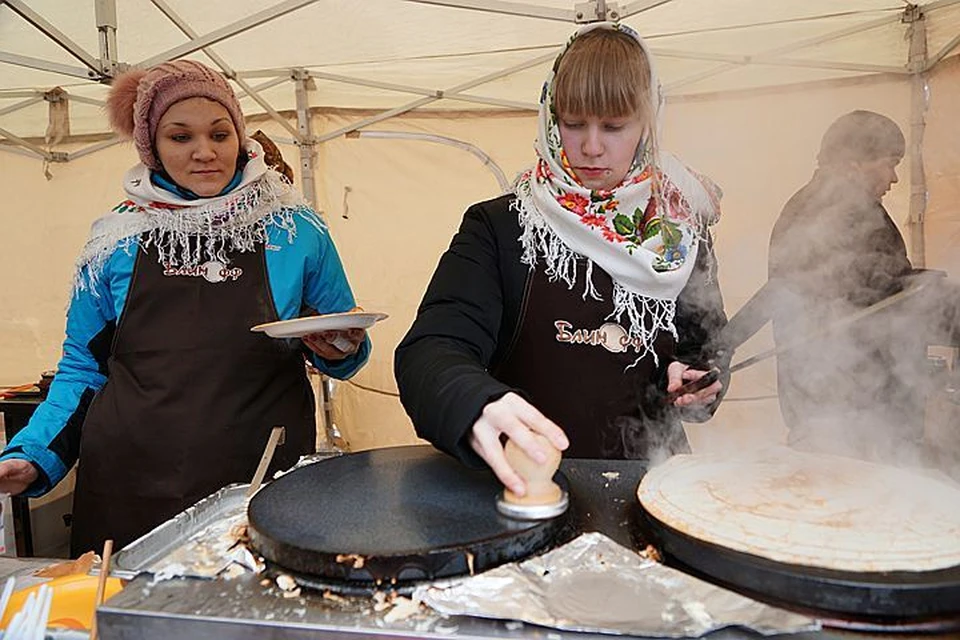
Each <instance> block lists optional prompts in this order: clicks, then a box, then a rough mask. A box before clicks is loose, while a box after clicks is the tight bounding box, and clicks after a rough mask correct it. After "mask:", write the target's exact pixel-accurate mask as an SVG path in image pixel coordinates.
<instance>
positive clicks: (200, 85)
mask: <svg viewBox="0 0 960 640" xmlns="http://www.w3.org/2000/svg"><path fill="white" fill-rule="evenodd" d="M196 97H201V98H209V99H210V100H214V101H216V102H219V103H220V104H222V105H223V106H224V108H225V109H226V110H227V111H228V112H229V113H230V119H231V120H233V126H234V128H235V129H236V130H237V137H238V138H239V139H240V148H241V149H243V144H244V140H245V136H244V129H245V125H244V122H243V113H242V112H241V111H240V102H239V101H238V100H237V96H236V95H235V94H234V93H233V89H231V88H230V84H229V83H228V82H227V81H226V79H224V77H223V76H222V75H220V74H219V73H217V72H216V71H214V70H213V69H211V68H209V67H207V66H205V65H202V64H200V63H199V62H194V61H193V60H175V61H173V62H164V63H161V64H158V65H156V66H155V67H150V68H149V69H134V70H132V71H128V72H126V73H123V74H121V75H119V76H117V77H116V78H114V80H113V86H112V87H111V89H110V95H109V97H108V98H107V114H108V115H109V117H110V124H111V125H112V126H113V128H114V129H115V130H116V131H117V132H118V133H120V134H121V135H124V136H126V137H128V138H132V139H133V142H134V144H135V145H136V147H137V153H138V154H140V161H141V162H143V164H145V165H147V166H148V167H150V168H151V169H160V168H161V166H160V160H159V159H158V158H157V154H156V148H155V147H154V138H155V136H156V133H157V123H159V122H160V118H161V117H163V114H164V113H166V111H167V109H169V108H170V106H171V105H173V104H174V103H175V102H179V101H181V100H186V99H187V98H196Z"/></svg>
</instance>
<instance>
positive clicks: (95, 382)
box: [0, 60, 370, 555]
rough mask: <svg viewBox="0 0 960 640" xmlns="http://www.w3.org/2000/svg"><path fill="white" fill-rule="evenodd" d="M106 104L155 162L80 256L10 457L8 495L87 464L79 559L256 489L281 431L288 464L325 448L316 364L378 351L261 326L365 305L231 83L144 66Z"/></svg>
mask: <svg viewBox="0 0 960 640" xmlns="http://www.w3.org/2000/svg"><path fill="white" fill-rule="evenodd" d="M108 111H109V115H110V119H111V122H112V124H113V126H114V128H115V129H117V130H118V131H119V132H120V133H121V134H124V135H126V136H127V137H130V138H132V139H133V141H134V143H135V145H136V148H137V152H138V154H139V156H140V160H141V163H140V164H138V165H137V166H136V167H134V168H133V169H131V170H130V171H129V172H127V174H126V176H125V177H124V183H123V185H124V190H125V191H126V199H125V200H124V201H123V202H122V203H121V204H119V205H118V206H117V207H115V208H114V209H113V211H111V212H110V213H108V214H107V215H106V216H104V217H103V218H101V219H100V220H98V221H97V222H95V223H94V225H93V228H92V231H91V235H90V239H89V240H88V242H87V244H86V246H85V247H84V249H83V251H82V253H81V256H80V258H79V260H78V268H77V273H76V279H75V282H74V291H73V296H72V299H71V303H70V308H69V312H68V315H67V327H66V341H65V342H64V345H63V357H62V359H61V361H60V364H59V366H58V370H57V375H56V377H55V378H54V381H53V384H52V385H51V387H50V392H49V395H48V397H47V399H46V401H45V402H44V403H43V404H42V405H40V407H38V409H37V411H36V412H35V415H34V416H33V418H32V419H31V421H30V423H29V424H28V425H27V426H26V427H25V428H24V429H23V431H21V432H20V433H18V434H17V435H16V437H14V438H13V439H12V440H11V442H10V444H9V446H8V447H7V448H6V450H5V451H4V452H3V454H2V456H0V491H5V492H8V493H11V494H20V495H25V496H38V495H42V494H43V493H45V492H47V491H49V490H50V489H51V488H53V486H54V485H56V484H57V483H58V482H59V481H60V480H61V479H62V478H63V477H64V476H65V475H66V473H67V472H68V471H69V469H70V468H71V467H72V466H73V464H74V462H76V461H77V460H78V458H79V466H78V474H77V487H76V492H75V496H74V519H73V525H72V534H71V552H72V553H73V554H74V555H77V554H79V553H82V552H84V551H86V550H89V549H99V548H100V547H101V546H102V544H103V542H104V540H106V539H113V540H114V541H115V543H116V544H117V545H118V546H123V545H125V544H127V543H129V542H131V541H132V540H134V539H136V538H137V537H139V536H141V535H143V534H144V533H146V532H148V531H149V530H150V529H152V528H153V527H155V526H156V525H158V524H160V523H162V522H164V521H165V520H167V519H169V518H170V517H172V516H173V515H175V514H177V513H179V512H180V511H182V510H183V509H184V508H186V507H188V506H190V505H192V504H194V503H195V502H196V501H197V500H199V499H201V498H203V497H205V496H207V495H209V494H210V493H212V492H214V491H215V490H217V489H219V488H221V487H223V486H224V485H226V484H228V483H231V482H244V481H249V480H250V478H251V477H252V476H253V473H254V470H255V468H256V466H257V463H258V460H259V457H260V454H261V453H262V451H263V448H264V445H265V443H266V440H267V437H268V434H269V432H270V430H271V428H272V427H273V426H276V425H283V426H284V427H286V443H285V444H284V445H283V446H282V447H281V448H280V449H279V450H278V452H277V455H276V456H275V458H274V462H273V467H274V469H277V468H285V467H289V466H291V465H292V464H294V463H295V462H296V461H297V459H298V458H299V457H300V456H301V455H304V454H308V453H310V452H312V451H313V450H314V448H315V442H316V425H315V417H314V416H315V410H314V407H315V404H314V398H313V393H312V390H311V387H310V384H309V381H308V379H307V376H306V371H305V366H304V364H305V363H304V357H305V356H306V357H309V359H310V360H311V362H312V363H313V364H314V365H315V366H316V367H317V368H319V369H320V370H321V371H322V372H324V373H326V374H327V375H330V376H333V377H336V378H347V377H349V376H351V375H353V374H354V373H355V372H356V371H357V369H359V368H360V367H361V366H362V365H363V363H364V362H365V361H366V359H367V357H368V355H369V351H370V343H369V340H368V339H367V337H366V335H365V332H363V331H359V330H352V331H343V332H327V333H324V334H322V335H320V334H316V335H313V336H308V337H306V338H304V339H303V341H302V342H301V341H299V340H297V341H293V340H286V341H284V340H275V339H272V338H269V337H267V336H265V335H264V334H261V333H253V332H251V331H250V328H251V327H252V326H254V325H257V324H261V323H265V322H271V321H275V320H283V319H289V318H293V317H297V316H302V315H309V314H314V313H332V312H341V311H349V310H351V309H352V308H353V307H354V306H355V303H354V298H353V294H352V293H351V291H350V287H349V285H348V283H347V279H346V276H345V274H344V271H343V267H342V265H341V263H340V259H339V257H338V255H337V251H336V249H335V247H334V245H333V242H332V240H331V238H330V235H329V232H328V230H327V228H326V226H325V225H324V223H323V222H322V221H321V220H320V219H319V217H318V216H317V214H316V213H315V212H314V211H312V210H311V209H310V208H309V207H308V206H307V205H306V204H305V203H304V202H303V200H302V198H301V197H300V196H299V194H298V193H297V192H296V191H295V190H294V189H293V188H292V187H291V185H290V184H289V183H288V182H287V181H286V180H285V179H284V178H283V177H281V176H280V174H278V173H276V172H274V171H272V170H270V169H268V168H267V165H266V164H265V162H264V157H263V151H262V149H261V147H260V145H259V144H258V143H257V142H255V141H253V140H249V139H247V138H246V136H245V134H244V121H243V115H242V113H241V112H240V105H239V103H238V101H237V98H236V96H235V95H234V93H233V91H232V89H231V88H230V85H229V84H228V83H227V82H226V81H225V80H224V79H223V77H222V76H220V75H219V74H218V73H216V72H214V71H213V70H211V69H209V68H207V67H205V66H203V65H202V64H199V63H197V62H193V61H188V60H181V61H176V62H171V63H164V64H161V65H158V66H156V67H152V68H151V69H148V70H145V71H144V70H137V71H131V72H129V73H127V74H125V75H123V76H120V77H118V78H117V80H116V81H115V83H114V86H113V89H112V90H111V95H110V99H109V103H108Z"/></svg>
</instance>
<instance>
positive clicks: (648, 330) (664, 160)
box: [515, 22, 720, 361]
mask: <svg viewBox="0 0 960 640" xmlns="http://www.w3.org/2000/svg"><path fill="white" fill-rule="evenodd" d="M594 29H612V30H617V31H620V32H622V33H625V34H627V35H629V36H631V37H632V38H634V39H635V40H636V41H637V42H638V43H639V44H640V46H641V48H642V49H643V51H644V53H645V54H646V56H647V59H648V63H649V66H650V75H651V78H650V90H651V92H652V96H651V99H650V104H651V105H653V109H654V121H653V122H652V123H651V124H650V126H649V127H648V128H647V133H646V135H645V137H644V138H643V139H642V140H641V142H640V145H639V146H638V149H637V157H636V158H635V160H634V163H633V166H632V168H631V169H630V171H628V172H627V175H626V177H625V178H624V180H623V182H622V183H621V184H620V185H619V186H618V187H616V188H614V189H612V190H609V191H607V190H591V189H588V188H586V187H584V186H583V185H582V184H581V183H580V181H579V180H578V179H577V177H576V175H575V174H574V172H573V170H572V168H571V167H570V165H569V163H568V162H567V159H566V154H565V153H564V151H563V146H562V144H561V140H560V129H559V126H558V123H557V117H556V113H555V112H554V108H553V89H554V77H555V75H556V71H557V68H558V67H559V64H560V60H561V58H562V57H563V56H564V54H565V53H566V52H567V50H568V49H569V47H570V44H571V43H572V42H573V41H574V40H575V39H576V38H577V37H579V36H580V35H582V34H584V33H586V32H588V31H592V30H594ZM662 105H663V94H662V91H661V87H660V83H659V81H658V80H657V76H656V73H655V71H654V68H653V61H652V59H651V58H650V55H649V52H648V50H647V48H646V45H645V44H644V43H643V40H641V38H640V36H639V35H638V34H637V33H636V32H635V31H633V30H632V29H630V28H629V27H626V26H624V25H620V24H615V23H609V22H601V23H595V24H591V25H588V26H586V27H583V28H582V29H580V30H579V31H577V33H575V34H574V35H573V36H572V37H571V38H570V40H569V42H568V43H567V46H566V47H565V48H564V50H563V52H561V53H560V56H559V57H558V58H557V61H556V62H555V63H554V65H553V68H552V70H551V72H550V74H549V75H548V77H547V79H546V81H545V82H544V85H543V91H542V92H541V95H540V113H539V128H538V135H537V141H536V150H537V156H538V160H537V163H536V165H535V166H534V167H533V168H532V169H530V170H529V171H527V172H525V173H524V174H523V175H521V176H520V178H519V180H518V181H517V184H516V187H515V192H516V195H517V198H518V199H517V208H518V210H519V214H520V224H521V227H522V228H523V234H522V235H521V237H520V241H521V243H522V245H523V258H522V260H523V262H524V263H525V264H528V265H530V266H531V268H532V267H533V266H534V265H535V264H536V263H537V261H538V260H543V262H544V265H545V270H546V274H547V276H548V277H549V278H550V279H551V280H557V279H560V280H563V282H565V283H566V284H567V286H568V287H569V288H573V287H574V285H575V284H576V282H577V277H578V265H580V264H582V265H583V266H584V271H585V278H586V282H585V289H584V294H583V295H584V298H586V296H587V295H590V296H591V297H593V298H594V299H597V300H599V299H600V296H599V294H598V293H597V291H596V289H595V288H594V286H593V282H592V270H593V265H594V264H597V265H599V266H600V267H601V268H602V269H603V270H604V271H606V272H607V273H608V274H610V276H611V278H612V279H613V284H614V287H613V309H612V311H611V313H610V315H609V316H608V319H611V320H614V321H616V322H620V321H621V318H623V316H624V315H626V321H627V322H626V323H625V324H628V325H629V326H627V327H626V329H627V332H628V333H629V335H630V337H631V338H634V339H636V340H635V341H634V342H635V343H637V344H639V345H641V347H640V350H639V355H638V358H637V361H639V360H640V359H642V358H643V357H644V356H646V355H647V353H652V354H653V357H654V359H656V357H657V356H656V353H655V352H654V351H653V344H654V341H655V339H656V337H657V334H658V333H659V332H660V331H661V330H667V331H670V332H671V333H672V334H673V335H674V336H676V328H675V326H674V323H673V318H674V314H675V311H676V299H677V296H678V295H679V294H680V291H681V290H682V289H683V287H684V286H685V285H686V283H687V280H688V279H689V277H690V274H691V273H692V271H693V267H694V263H695V262H696V258H697V250H698V247H699V239H700V238H701V237H702V235H703V234H705V233H707V231H706V228H707V226H708V225H710V224H713V223H714V222H716V220H717V219H718V218H719V215H720V213H719V212H720V210H719V199H720V191H719V189H718V188H717V187H716V186H715V185H713V183H712V182H710V181H709V180H708V179H707V178H704V177H702V176H699V175H698V174H695V173H694V172H693V171H691V170H690V169H688V168H687V167H686V166H684V165H683V163H681V162H680V161H679V160H678V159H677V158H675V157H674V156H672V155H670V154H667V153H661V152H660V150H659V148H658V144H657V142H658V140H657V138H658V136H659V127H660V121H661V112H662Z"/></svg>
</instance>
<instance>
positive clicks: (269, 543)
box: [248, 446, 566, 585]
mask: <svg viewBox="0 0 960 640" xmlns="http://www.w3.org/2000/svg"><path fill="white" fill-rule="evenodd" d="M557 480H558V481H559V482H561V484H565V481H564V480H563V478H562V477H560V476H559V474H558V478H557ZM501 490H502V485H501V484H500V482H499V481H498V480H497V479H496V477H495V476H494V475H493V474H492V473H491V472H490V471H488V470H473V469H469V468H467V467H465V466H464V465H462V464H461V463H460V462H458V461H457V460H455V459H453V458H451V457H450V456H447V455H445V454H442V453H440V452H438V451H436V450H435V449H433V448H432V447H428V446H410V447H393V448H388V449H377V450H372V451H365V452H360V453H355V454H348V455H343V456H339V457H336V458H330V459H327V460H323V461H321V462H318V463H315V464H312V465H309V466H305V467H301V468H299V469H296V470H294V471H292V472H291V473H288V474H287V475H285V476H282V477H280V478H278V479H277V480H275V481H273V482H272V483H270V485H268V486H267V487H264V488H263V489H262V490H261V491H260V492H259V493H257V495H256V496H254V498H253V499H252V500H251V501H250V507H249V510H248V515H249V521H250V527H249V532H250V542H251V546H253V548H254V549H256V550H257V551H258V552H259V553H260V554H261V555H263V557H264V558H266V559H267V560H268V561H270V562H271V563H274V564H276V565H279V566H280V567H282V568H284V569H287V570H289V571H291V572H293V573H294V574H295V575H297V576H298V577H300V576H306V577H308V578H307V579H306V580H304V581H302V582H304V583H305V584H308V585H309V584H310V583H311V582H312V583H315V584H316V583H319V584H323V585H327V584H330V583H333V584H336V583H345V584H347V585H357V584H377V585H391V584H398V583H409V582H415V581H421V580H434V579H437V578H444V577H452V576H457V575H465V574H469V573H471V572H479V571H482V570H485V569H488V568H491V567H494V566H497V565H499V564H502V563H505V562H511V561H514V560H519V559H522V558H525V557H527V556H529V555H532V554H534V553H536V552H537V551H540V550H545V549H546V548H548V547H550V546H551V545H552V544H553V543H554V542H555V541H556V539H557V538H558V536H559V534H560V533H561V531H562V530H563V528H564V525H565V523H566V514H564V515H562V516H559V517H556V518H553V519H550V520H542V521H518V520H512V519H509V518H506V517H504V516H502V515H500V514H499V513H498V512H497V509H496V498H497V494H498V492H499V491H501Z"/></svg>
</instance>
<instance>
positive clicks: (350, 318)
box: [250, 311, 387, 338]
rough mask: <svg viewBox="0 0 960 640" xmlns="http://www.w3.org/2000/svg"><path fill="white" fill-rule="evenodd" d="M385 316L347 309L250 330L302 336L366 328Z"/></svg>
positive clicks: (269, 334) (283, 321)
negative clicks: (341, 311) (346, 310)
mask: <svg viewBox="0 0 960 640" xmlns="http://www.w3.org/2000/svg"><path fill="white" fill-rule="evenodd" d="M386 317H387V314H385V313H367V312H356V311H348V312H346V313H328V314H326V315H322V316H307V317H306V318H294V319H293V320H280V321H278V322H268V323H266V324H258V325H257V326H255V327H253V328H251V329H250V331H262V332H263V333H266V334H267V335H268V336H270V337H271V338H302V337H303V336H306V335H309V334H311V333H318V332H320V331H337V330H344V329H367V328H369V327H372V326H373V325H374V323H377V322H380V321H381V320H383V319H384V318H386Z"/></svg>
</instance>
